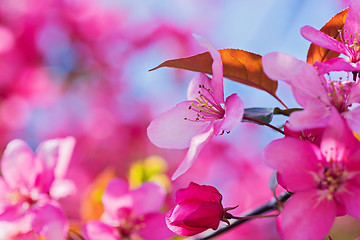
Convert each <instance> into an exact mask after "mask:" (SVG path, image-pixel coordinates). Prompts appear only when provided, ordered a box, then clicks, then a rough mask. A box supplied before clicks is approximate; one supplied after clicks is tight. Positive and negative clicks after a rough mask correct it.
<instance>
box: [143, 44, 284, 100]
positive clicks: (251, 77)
mask: <svg viewBox="0 0 360 240" xmlns="http://www.w3.org/2000/svg"><path fill="white" fill-rule="evenodd" d="M218 51H219V52H220V54H221V60H222V62H223V69H224V77H226V78H228V79H230V80H233V81H236V82H240V83H242V84H245V85H248V86H250V87H254V88H257V89H260V90H263V91H266V92H268V93H270V94H271V95H272V96H274V97H275V98H276V99H277V100H279V101H280V102H281V100H280V99H279V98H278V97H277V96H276V94H275V93H276V90H277V86H278V83H277V81H274V80H271V79H270V78H268V77H267V76H266V75H265V73H264V71H263V68H262V64H261V55H258V54H255V53H251V52H247V51H244V50H239V49H222V50H218ZM212 62H213V59H212V58H211V56H210V53H209V52H205V53H201V54H198V55H195V56H191V57H187V58H179V59H174V60H168V61H165V62H163V63H162V64H160V65H159V66H157V67H155V68H153V69H151V70H150V71H153V70H156V69H158V68H161V67H172V68H180V69H186V70H190V71H195V72H203V73H208V74H212V68H211V65H212ZM281 103H282V102H281Z"/></svg>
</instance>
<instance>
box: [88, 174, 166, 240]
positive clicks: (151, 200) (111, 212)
mask: <svg viewBox="0 0 360 240" xmlns="http://www.w3.org/2000/svg"><path fill="white" fill-rule="evenodd" d="M165 194H166V193H165V190H164V189H163V188H162V187H160V186H159V185H157V184H155V183H152V182H145V183H143V184H142V185H141V186H140V187H139V188H137V189H134V190H129V186H128V183H127V182H125V181H124V180H122V179H114V180H112V181H110V182H109V184H108V186H107V187H106V190H105V192H104V195H103V196H102V203H103V205H104V209H105V213H104V214H103V216H102V218H101V221H90V222H88V223H86V224H85V225H84V226H83V227H82V232H83V234H84V237H85V238H86V239H87V240H119V239H122V238H126V239H128V238H132V237H134V238H136V237H141V238H143V239H149V240H162V239H167V238H170V237H171V236H172V233H171V232H170V231H169V230H168V229H167V228H166V226H165V221H164V218H165V214H164V213H161V212H160V211H159V209H160V207H162V205H163V203H164V200H165ZM154 229H156V231H154Z"/></svg>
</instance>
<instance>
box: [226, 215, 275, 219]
mask: <svg viewBox="0 0 360 240" xmlns="http://www.w3.org/2000/svg"><path fill="white" fill-rule="evenodd" d="M277 216H279V214H273V215H256V216H247V217H236V216H231V218H230V219H238V220H245V219H249V220H250V219H255V218H268V217H277Z"/></svg>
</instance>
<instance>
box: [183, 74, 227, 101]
mask: <svg viewBox="0 0 360 240" xmlns="http://www.w3.org/2000/svg"><path fill="white" fill-rule="evenodd" d="M213 83H214V82H213V81H212V80H211V79H210V78H209V77H208V76H206V75H205V74H204V73H200V74H197V75H195V77H194V78H193V79H192V80H191V81H190V84H189V87H188V91H187V97H188V100H193V101H198V99H200V98H199V97H200V96H199V95H200V94H201V95H203V96H204V100H207V99H209V100H210V101H212V102H214V103H215V104H218V105H220V104H221V103H224V98H218V97H217V96H216V95H215V93H214V89H215V87H214V86H213ZM200 100H202V99H200ZM210 104H211V103H210Z"/></svg>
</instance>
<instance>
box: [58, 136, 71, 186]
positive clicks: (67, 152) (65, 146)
mask: <svg viewBox="0 0 360 240" xmlns="http://www.w3.org/2000/svg"><path fill="white" fill-rule="evenodd" d="M58 142H59V143H58V144H59V157H58V160H57V164H56V166H55V178H57V179H59V178H63V177H65V174H66V173H67V169H68V166H69V163H70V160H71V156H72V153H73V150H74V147H75V138H73V137H67V138H63V139H58Z"/></svg>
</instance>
